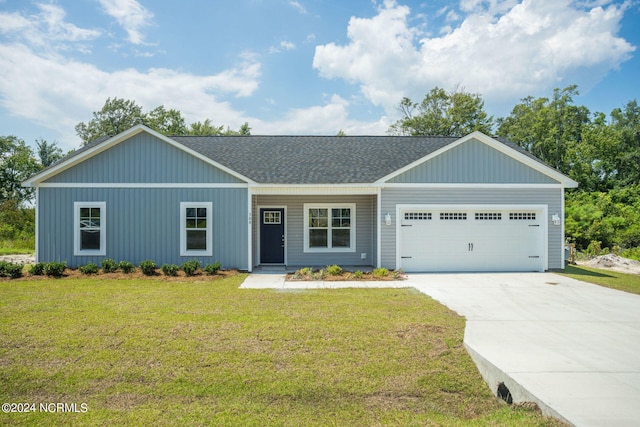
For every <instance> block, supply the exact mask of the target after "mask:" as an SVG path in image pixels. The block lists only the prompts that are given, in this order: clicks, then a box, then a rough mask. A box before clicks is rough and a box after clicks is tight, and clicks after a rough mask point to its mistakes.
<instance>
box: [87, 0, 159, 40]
mask: <svg viewBox="0 0 640 427" xmlns="http://www.w3.org/2000/svg"><path fill="white" fill-rule="evenodd" d="M99 1H100V4H101V5H102V8H103V9H104V11H105V13H106V14H107V15H109V16H111V17H113V18H115V19H116V21H118V24H120V25H121V26H122V28H123V29H124V30H125V31H126V33H127V36H128V40H129V42H131V43H133V44H144V36H143V34H142V28H144V27H146V26H149V25H151V23H152V20H153V13H151V12H150V11H149V10H147V9H145V8H144V6H142V5H141V4H140V3H138V2H137V1H136V0H99Z"/></svg>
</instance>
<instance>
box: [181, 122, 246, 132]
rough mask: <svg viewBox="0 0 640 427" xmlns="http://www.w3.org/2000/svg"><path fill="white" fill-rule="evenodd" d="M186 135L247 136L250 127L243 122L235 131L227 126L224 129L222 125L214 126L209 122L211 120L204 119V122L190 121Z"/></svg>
mask: <svg viewBox="0 0 640 427" xmlns="http://www.w3.org/2000/svg"><path fill="white" fill-rule="evenodd" d="M187 135H193V136H248V135H251V127H250V126H249V123H247V122H245V123H244V124H243V125H242V126H240V129H238V130H237V131H235V130H231V128H229V126H227V129H226V130H225V128H224V126H215V125H213V124H211V120H209V119H205V121H204V122H195V123H191V125H190V126H189V130H188V132H187Z"/></svg>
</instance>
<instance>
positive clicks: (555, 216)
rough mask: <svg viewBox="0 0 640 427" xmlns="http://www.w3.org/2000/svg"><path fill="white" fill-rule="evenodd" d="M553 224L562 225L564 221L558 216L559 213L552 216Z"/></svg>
mask: <svg viewBox="0 0 640 427" xmlns="http://www.w3.org/2000/svg"><path fill="white" fill-rule="evenodd" d="M551 222H553V225H560V224H561V223H562V221H561V220H560V215H558V214H557V213H555V214H553V215H551Z"/></svg>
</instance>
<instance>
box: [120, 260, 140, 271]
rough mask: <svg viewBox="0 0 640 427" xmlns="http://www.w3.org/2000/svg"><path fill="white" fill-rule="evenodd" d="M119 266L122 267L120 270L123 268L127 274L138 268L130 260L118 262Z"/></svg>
mask: <svg viewBox="0 0 640 427" xmlns="http://www.w3.org/2000/svg"><path fill="white" fill-rule="evenodd" d="M118 267H120V270H122V272H123V273H125V274H130V273H133V271H134V270H135V269H136V266H135V265H133V264H132V263H130V262H129V261H120V262H119V263H118Z"/></svg>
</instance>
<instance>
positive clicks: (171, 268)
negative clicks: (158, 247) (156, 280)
mask: <svg viewBox="0 0 640 427" xmlns="http://www.w3.org/2000/svg"><path fill="white" fill-rule="evenodd" d="M161 269H162V273H163V274H164V275H165V276H177V275H178V270H179V269H180V267H178V266H177V265H175V264H162V267H161Z"/></svg>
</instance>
